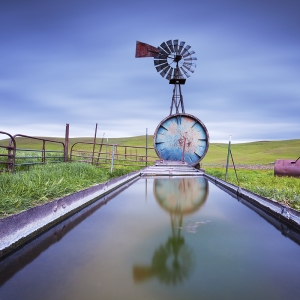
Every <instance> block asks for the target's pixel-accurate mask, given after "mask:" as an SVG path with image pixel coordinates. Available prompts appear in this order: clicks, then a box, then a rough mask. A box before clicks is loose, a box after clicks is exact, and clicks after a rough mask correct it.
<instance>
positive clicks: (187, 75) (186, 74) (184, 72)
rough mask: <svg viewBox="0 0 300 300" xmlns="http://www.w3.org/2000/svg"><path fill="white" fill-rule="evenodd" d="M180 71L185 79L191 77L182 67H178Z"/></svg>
mask: <svg viewBox="0 0 300 300" xmlns="http://www.w3.org/2000/svg"><path fill="white" fill-rule="evenodd" d="M180 70H181V71H182V72H183V74H184V75H185V76H186V77H187V78H189V77H191V75H190V74H189V73H188V72H187V71H186V70H185V69H184V68H183V67H180Z"/></svg>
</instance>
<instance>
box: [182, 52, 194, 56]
mask: <svg viewBox="0 0 300 300" xmlns="http://www.w3.org/2000/svg"><path fill="white" fill-rule="evenodd" d="M193 54H195V51H191V52H187V53H186V54H184V55H182V57H187V56H189V55H193Z"/></svg>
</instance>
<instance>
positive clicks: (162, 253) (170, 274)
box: [133, 177, 208, 285]
mask: <svg viewBox="0 0 300 300" xmlns="http://www.w3.org/2000/svg"><path fill="white" fill-rule="evenodd" d="M153 193H154V195H155V198H156V200H157V202H158V203H159V205H160V206H161V207H162V208H163V209H164V210H166V211H167V212H168V213H169V214H170V218H171V228H172V235H171V236H170V237H169V238H168V239H167V241H166V242H165V243H164V244H162V245H160V246H159V247H158V248H157V249H156V250H155V251H154V254H153V257H152V262H151V264H150V265H134V266H133V277H134V281H135V282H141V281H145V280H147V279H150V278H153V277H156V278H157V279H158V280H159V281H160V282H162V283H164V284H167V285H170V284H172V285H177V284H178V283H181V282H182V281H183V280H184V279H186V278H188V276H189V274H190V272H191V271H192V269H193V266H194V256H193V251H192V249H191V248H189V247H188V246H187V245H186V244H185V240H184V237H183V234H182V231H183V229H185V230H186V231H188V232H195V229H196V227H197V226H198V225H199V223H201V222H195V223H188V224H187V225H186V226H183V216H186V215H189V214H192V213H194V212H196V211H198V210H199V209H200V208H201V207H202V206H203V204H204V203H205V201H206V198H207V195H208V183H207V180H206V179H205V178H203V177H184V178H183V177H181V178H180V177H171V178H161V179H154V182H153Z"/></svg>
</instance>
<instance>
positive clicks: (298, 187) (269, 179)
mask: <svg viewBox="0 0 300 300" xmlns="http://www.w3.org/2000/svg"><path fill="white" fill-rule="evenodd" d="M206 173H208V174H210V175H212V176H215V177H217V178H220V179H222V180H225V169H224V168H223V169H221V168H207V169H206ZM237 174H238V179H239V184H238V182H237V180H236V177H235V173H234V170H232V169H229V171H228V178H227V181H228V182H230V183H233V184H235V185H239V186H240V187H242V188H244V189H247V190H249V191H251V192H253V193H255V194H258V195H260V196H263V197H266V198H269V199H272V200H275V201H278V202H282V203H284V204H286V205H288V206H290V207H292V208H294V209H297V210H300V178H294V177H276V176H274V172H273V171H271V170H244V169H239V170H237Z"/></svg>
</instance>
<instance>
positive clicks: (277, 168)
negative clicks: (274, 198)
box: [274, 158, 300, 177]
mask: <svg viewBox="0 0 300 300" xmlns="http://www.w3.org/2000/svg"><path fill="white" fill-rule="evenodd" d="M274 176H291V177H300V160H299V158H298V159H297V160H296V161H294V160H290V159H277V160H276V162H275V165H274Z"/></svg>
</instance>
